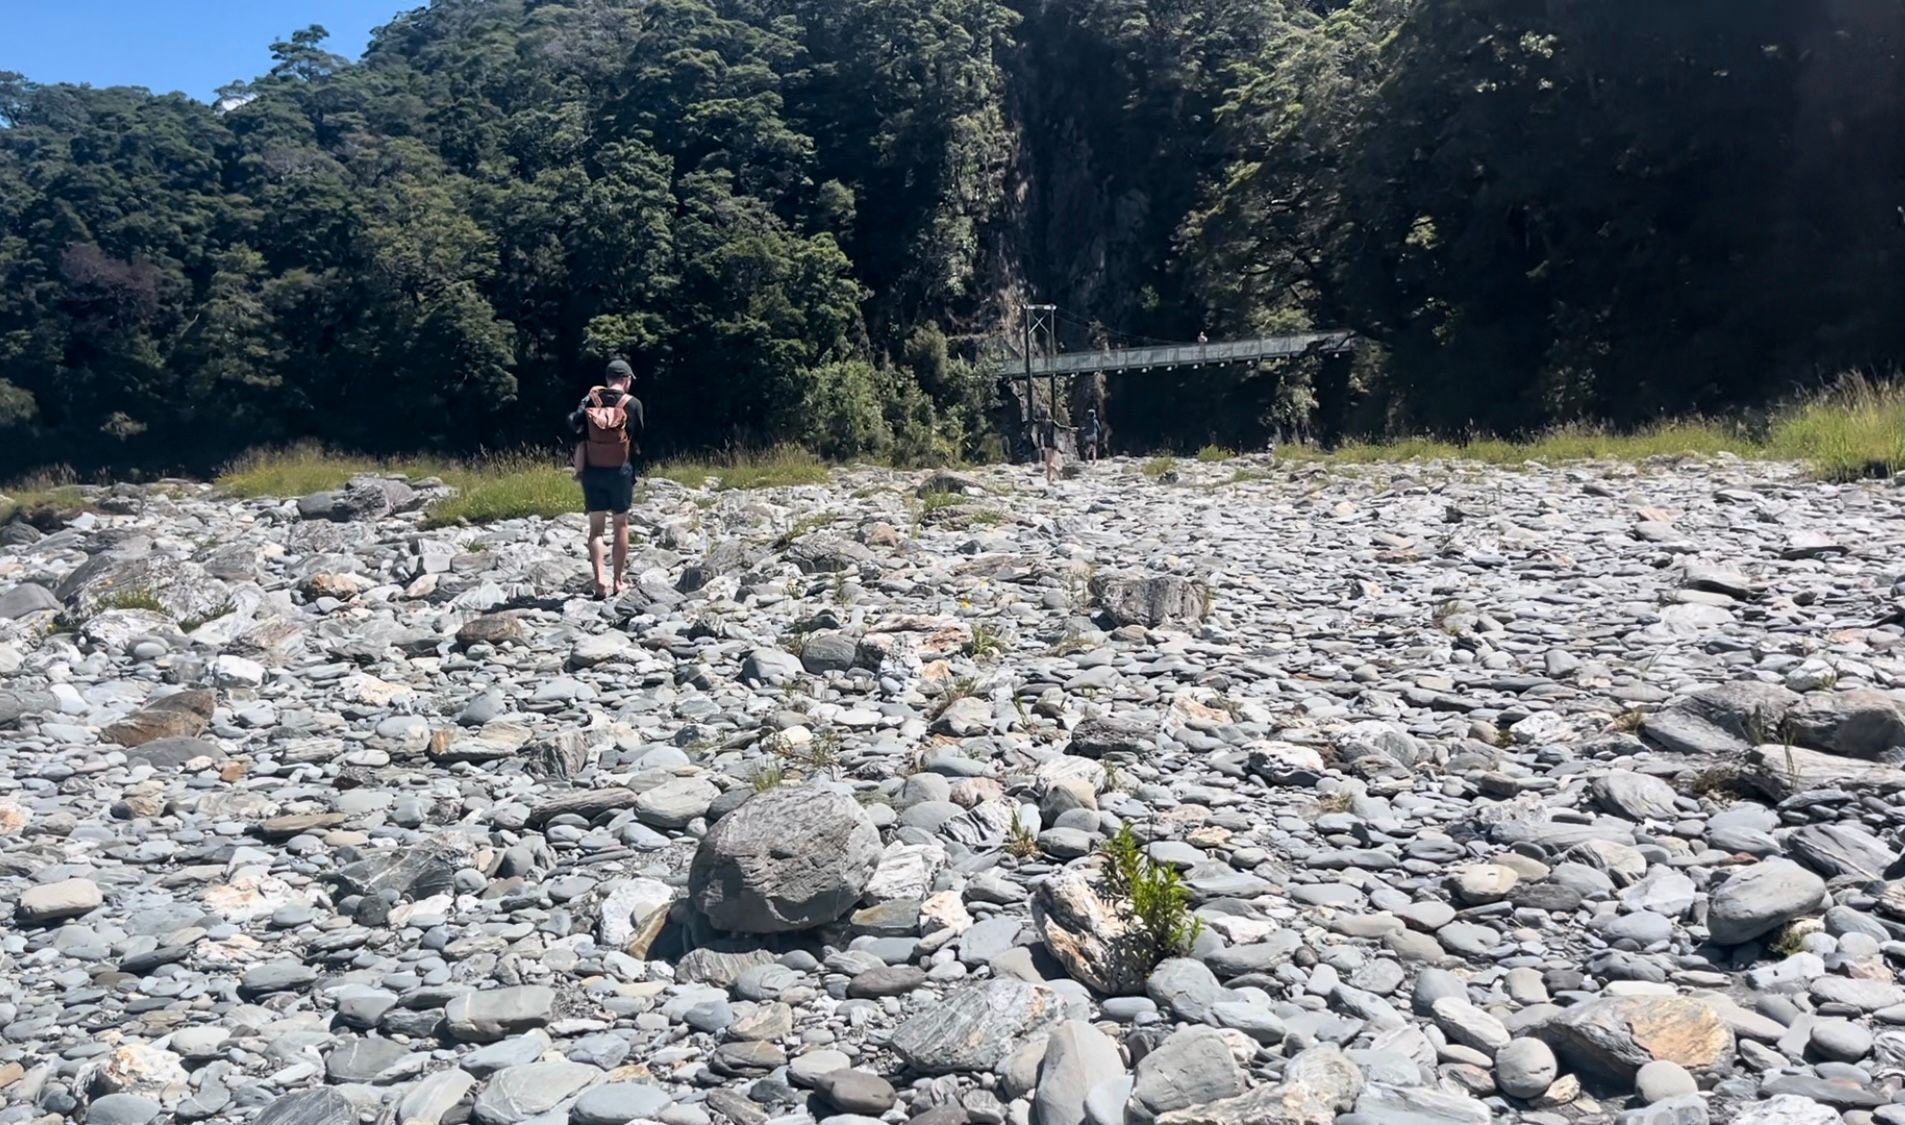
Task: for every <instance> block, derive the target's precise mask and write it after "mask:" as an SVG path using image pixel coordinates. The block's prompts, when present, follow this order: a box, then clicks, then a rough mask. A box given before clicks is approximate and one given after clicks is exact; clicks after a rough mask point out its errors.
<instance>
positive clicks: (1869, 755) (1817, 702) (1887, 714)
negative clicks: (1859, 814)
mask: <svg viewBox="0 0 1905 1125" xmlns="http://www.w3.org/2000/svg"><path fill="white" fill-rule="evenodd" d="M1786 724H1787V728H1788V730H1789V731H1790V733H1791V736H1792V740H1793V741H1794V742H1797V743H1798V744H1799V745H1801V746H1810V747H1812V748H1814V749H1816V750H1823V751H1824V752H1826V753H1828V754H1838V755H1841V756H1843V757H1847V758H1861V759H1864V760H1866V761H1871V762H1883V763H1884V764H1886V765H1888V766H1896V765H1901V764H1905V706H1902V705H1901V704H1900V703H1899V701H1898V699H1897V698H1896V697H1894V696H1892V695H1889V694H1887V693H1885V692H1882V691H1871V690H1859V691H1842V692H1815V693H1814V694H1812V695H1808V696H1806V697H1805V699H1803V700H1801V701H1800V703H1799V705H1798V706H1797V707H1794V708H1793V709H1792V711H1791V712H1790V713H1788V714H1787V716H1786Z"/></svg>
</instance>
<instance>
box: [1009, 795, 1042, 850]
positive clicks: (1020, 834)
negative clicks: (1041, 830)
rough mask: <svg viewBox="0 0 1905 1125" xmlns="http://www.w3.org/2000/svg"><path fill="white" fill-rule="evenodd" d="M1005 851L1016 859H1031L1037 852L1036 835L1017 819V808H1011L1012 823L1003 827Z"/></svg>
mask: <svg viewBox="0 0 1905 1125" xmlns="http://www.w3.org/2000/svg"><path fill="white" fill-rule="evenodd" d="M1005 851H1006V854H1007V855H1009V856H1013V857H1014V858H1017V859H1031V858H1032V857H1033V856H1035V855H1037V854H1038V851H1039V848H1038V837H1037V836H1036V835H1034V834H1033V833H1032V830H1031V829H1030V828H1027V827H1026V826H1025V823H1024V822H1023V821H1021V820H1020V819H1019V810H1018V808H1017V807H1016V806H1014V808H1013V809H1012V823H1011V824H1008V825H1007V826H1006V829H1005Z"/></svg>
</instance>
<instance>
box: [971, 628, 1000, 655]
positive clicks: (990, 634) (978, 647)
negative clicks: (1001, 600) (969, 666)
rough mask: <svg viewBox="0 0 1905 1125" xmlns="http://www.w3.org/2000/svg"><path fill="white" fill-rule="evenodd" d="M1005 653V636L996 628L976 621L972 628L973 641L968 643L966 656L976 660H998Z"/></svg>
mask: <svg viewBox="0 0 1905 1125" xmlns="http://www.w3.org/2000/svg"><path fill="white" fill-rule="evenodd" d="M1004 652H1005V635H1004V634H1003V633H1001V632H999V630H998V628H997V627H996V626H992V625H988V624H986V623H985V622H983V621H976V622H974V623H973V626H972V640H970V641H967V642H966V655H967V656H970V657H973V658H974V659H976V660H993V659H997V658H998V657H999V656H1000V655H1002V654H1003V653H1004Z"/></svg>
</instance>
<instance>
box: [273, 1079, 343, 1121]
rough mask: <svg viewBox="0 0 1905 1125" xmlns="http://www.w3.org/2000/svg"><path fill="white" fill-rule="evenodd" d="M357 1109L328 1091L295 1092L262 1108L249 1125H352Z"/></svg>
mask: <svg viewBox="0 0 1905 1125" xmlns="http://www.w3.org/2000/svg"><path fill="white" fill-rule="evenodd" d="M356 1123H357V1108H356V1107H355V1106H353V1105H351V1103H350V1101H349V1100H348V1099H347V1098H345V1097H344V1095H342V1094H340V1093H338V1092H337V1091H336V1090H332V1089H329V1088H324V1089H318V1090H298V1091H295V1092H293V1093H289V1094H284V1095H282V1096H280V1097H279V1098H277V1099H276V1100H274V1101H273V1102H272V1103H271V1104H270V1105H267V1106H265V1108H264V1109H263V1110H261V1111H260V1112H259V1114H258V1116H256V1117H254V1118H252V1119H251V1125H356Z"/></svg>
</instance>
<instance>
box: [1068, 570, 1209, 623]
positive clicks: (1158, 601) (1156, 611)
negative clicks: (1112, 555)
mask: <svg viewBox="0 0 1905 1125" xmlns="http://www.w3.org/2000/svg"><path fill="white" fill-rule="evenodd" d="M1089 586H1090V591H1091V596H1092V598H1093V600H1094V601H1096V602H1097V604H1098V605H1099V607H1100V608H1102V609H1103V610H1104V611H1105V613H1106V615H1107V616H1109V617H1110V618H1111V619H1112V620H1113V621H1115V622H1117V623H1118V624H1120V625H1142V626H1145V627H1146V628H1153V629H1154V628H1158V627H1159V626H1164V625H1191V624H1195V623H1197V622H1198V621H1201V620H1203V617H1204V612H1205V607H1206V604H1207V602H1208V600H1209V596H1210V595H1209V591H1208V590H1207V589H1206V588H1205V586H1204V584H1203V583H1202V582H1198V581H1195V580H1193V579H1189V578H1181V577H1178V576H1177V575H1172V574H1153V575H1133V574H1095V575H1093V576H1092V578H1091V581H1090V583H1089Z"/></svg>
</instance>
